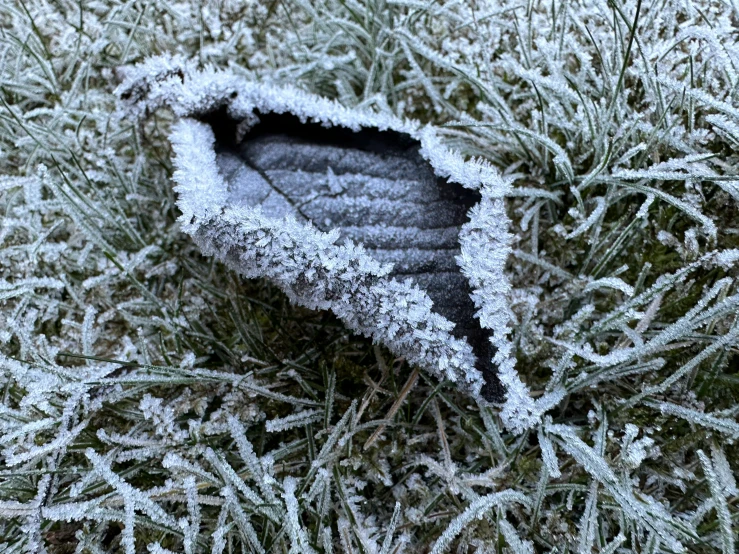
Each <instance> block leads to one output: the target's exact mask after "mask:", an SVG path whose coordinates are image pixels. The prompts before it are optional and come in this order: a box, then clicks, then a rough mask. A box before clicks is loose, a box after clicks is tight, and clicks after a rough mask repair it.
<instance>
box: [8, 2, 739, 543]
mask: <svg viewBox="0 0 739 554" xmlns="http://www.w3.org/2000/svg"><path fill="white" fill-rule="evenodd" d="M738 27H739V11H737V8H736V6H735V5H734V3H732V2H729V1H728V0H700V1H693V0H686V1H679V2H678V1H665V2H653V3H646V2H643V1H640V0H625V1H612V2H605V1H598V0H582V1H580V2H564V1H555V2H537V1H526V2H524V1H521V0H510V1H508V0H502V1H498V2H488V1H485V0H483V1H474V2H456V1H443V0H442V1H439V2H426V1H421V2H419V1H415V0H346V1H344V0H342V1H338V0H316V1H310V2H308V1H302V0H283V1H281V2H274V1H272V0H261V1H260V0H252V1H246V2H243V1H238V2H237V1H232V0H221V1H211V0H204V1H202V2H194V1H188V2H182V1H177V0H175V1H174V2H164V1H163V0H136V1H130V2H116V1H112V0H90V1H86V2H71V1H68V0H55V1H53V2H52V1H50V0H25V1H21V0H9V1H7V2H3V3H2V4H0V125H1V126H2V128H1V132H0V206H1V207H2V214H3V220H2V222H3V225H2V229H1V230H0V238H1V239H2V240H1V241H0V268H2V275H0V300H1V302H2V309H0V318H1V322H2V325H0V391H1V394H2V396H1V397H0V398H1V400H0V551H2V552H14V553H15V552H17V553H20V552H48V553H70V552H75V553H80V554H81V553H95V554H98V553H108V552H121V553H125V554H134V553H138V552H152V553H157V554H162V553H170V552H182V553H187V554H190V553H196V552H208V553H211V552H212V553H221V552H223V553H225V552H228V553H232V552H265V553H266V552H301V553H302V552H316V553H320V552H323V553H329V552H367V553H382V554H390V553H400V552H419V551H428V552H433V553H434V554H438V553H442V552H479V553H487V552H490V553H492V552H496V553H497V552H514V553H533V552H560V553H563V552H578V553H581V552H582V553H596V552H599V553H610V554H614V553H624V554H626V553H631V552H634V553H636V552H639V553H641V552H655V553H661V552H664V553H675V552H699V553H704V552H705V553H709V552H720V553H723V554H732V553H734V552H735V551H736V548H737V528H738V527H739V524H738V520H739V511H738V508H737V502H738V501H739V490H738V489H737V484H736V477H737V466H738V464H739V446H738V445H737V440H739V423H737V413H738V412H739V364H738V363H737V362H738V361H739V357H738V356H737V345H738V344H739V322H738V321H737V314H738V313H739V291H738V290H737V284H738V282H737V280H738V279H739V273H738V272H737V264H738V263H739V228H738V226H737V224H736V222H737V220H739V210H738V209H737V202H739V171H737V170H738V168H739V158H738V157H737V154H736V150H737V146H739V111H737V107H736V106H737V98H738V96H739V70H738V67H739V45H738V44H737V40H738V35H737V33H736V29H737V28H738ZM146 60H149V61H148V62H147V61H146ZM147 63H148V64H149V65H146V64H147ZM156 64H158V66H156ZM155 66H156V67H155ZM137 67H138V68H139V69H138V70H137V69H136V68H137ZM142 68H146V70H145V71H146V74H145V75H142V74H139V77H146V76H148V77H149V78H150V79H149V80H148V81H146V79H145V81H144V82H147V83H148V84H147V85H146V86H145V87H143V88H139V89H136V88H135V87H134V88H129V89H126V90H128V93H129V94H128V100H127V101H128V102H129V104H130V105H134V106H136V105H137V106H139V107H140V108H141V109H140V111H139V112H138V113H137V112H136V110H135V109H134V112H131V111H126V110H119V109H118V108H119V103H118V99H117V96H116V93H115V91H116V89H118V93H119V94H120V93H121V92H122V90H121V88H119V87H121V86H125V85H124V84H125V83H133V82H139V83H141V82H142V81H141V80H140V79H138V80H136V81H134V79H135V78H136V75H135V72H136V71H140V70H142ZM167 72H169V76H166V77H165V78H164V79H163V80H162V79H160V78H155V77H157V76H159V77H161V76H162V73H164V74H166V73H167ZM193 75H208V76H210V77H208V78H207V79H205V80H203V81H202V82H201V84H202V86H203V87H204V88H203V89H201V90H198V89H197V87H196V86H193V87H188V86H187V84H188V83H187V81H188V78H189V77H188V76H193ZM219 76H233V78H234V79H238V80H239V82H240V83H246V84H244V85H243V86H244V87H255V90H256V88H257V87H264V88H263V89H262V90H265V91H267V90H281V91H284V90H291V91H293V96H291V97H290V101H291V102H292V101H294V102H299V101H300V100H301V99H302V98H308V97H310V98H314V96H311V95H317V96H320V97H322V98H325V99H331V101H330V106H333V108H330V109H329V108H328V106H329V104H326V106H324V107H322V108H321V110H319V111H320V113H321V114H323V116H324V117H326V118H334V117H335V118H340V117H343V116H342V115H341V114H343V113H364V114H369V115H367V117H372V118H374V120H375V121H391V120H392V121H394V122H404V121H406V120H413V121H418V122H421V124H420V125H419V126H418V127H417V128H415V129H414V132H417V133H419V135H418V136H419V138H420V139H421V140H422V142H423V140H424V139H425V140H432V141H435V142H434V143H433V144H431V143H430V142H429V143H428V144H429V145H430V146H429V147H428V152H431V154H429V153H428V152H427V156H428V159H429V161H430V163H431V164H432V165H433V166H434V167H437V168H438V167H442V166H443V164H445V163H450V164H452V163H453V164H458V165H454V167H451V166H449V167H448V171H449V175H453V174H456V175H457V176H459V177H460V178H459V179H457V180H458V181H461V182H463V183H471V182H473V181H474V182H478V183H480V186H479V190H480V191H481V192H482V200H481V201H480V202H479V204H478V205H477V206H475V207H474V209H473V210H472V211H471V212H470V222H469V223H468V224H467V225H466V226H465V227H464V229H463V232H462V235H461V236H460V243H461V244H462V245H463V249H462V252H461V254H460V261H461V265H462V266H463V270H464V272H465V274H466V275H467V277H468V278H469V280H470V283H471V285H472V287H473V289H475V298H474V300H475V303H476V305H477V306H478V308H479V314H478V315H479V318H480V321H481V322H482V324H483V325H486V326H488V327H490V328H491V329H493V331H494V334H493V337H494V339H495V340H496V341H498V342H496V346H497V353H496V364H497V365H498V366H499V368H500V375H501V380H502V381H503V384H504V385H505V387H506V393H507V398H506V402H505V403H503V404H501V405H499V406H498V405H495V406H486V405H482V403H478V402H476V401H475V398H474V394H470V391H472V392H473V393H474V387H468V389H467V390H460V388H459V387H458V386H457V385H455V384H454V383H452V382H449V381H447V380H438V379H435V378H430V377H429V375H428V374H427V372H426V371H420V372H419V370H418V368H417V367H416V366H415V365H412V364H410V363H409V359H406V358H403V357H397V356H396V355H395V354H394V353H393V352H392V351H390V350H386V349H384V348H383V347H381V346H378V345H374V344H373V343H372V342H371V340H370V339H366V338H363V337H361V336H359V335H356V334H352V333H350V332H348V331H347V329H346V327H345V325H344V324H343V323H342V321H341V320H340V319H337V318H336V317H334V316H332V315H331V314H329V313H327V312H324V311H311V310H307V309H305V308H301V307H299V306H295V305H294V304H292V303H291V302H290V298H289V297H288V295H285V294H284V293H283V292H281V290H280V287H281V288H283V289H284V288H287V287H284V286H282V285H280V287H274V286H273V285H270V284H269V283H268V282H267V281H265V280H255V281H251V280H246V279H242V278H241V277H240V276H239V275H238V274H237V273H236V272H234V271H233V270H232V269H230V268H229V267H228V265H227V264H224V263H222V262H219V261H218V260H215V259H214V258H211V257H203V256H202V255H201V254H200V250H199V248H198V246H197V245H196V244H194V242H193V241H192V239H191V238H190V236H189V235H188V234H187V233H188V232H189V231H192V229H191V228H190V227H188V225H191V223H190V221H192V217H191V218H190V220H188V219H186V218H181V217H182V215H183V214H187V213H189V214H192V215H198V214H200V215H198V217H202V214H203V213H204V212H203V211H202V210H207V209H209V206H211V207H213V206H218V205H220V204H219V203H220V202H221V200H220V199H219V198H218V197H217V195H215V194H212V195H210V196H208V195H200V196H197V198H198V201H197V202H196V203H194V204H192V205H187V203H186V202H183V201H181V202H180V203H179V205H178V204H176V200H177V193H176V192H174V191H173V190H172V177H173V173H174V171H175V170H179V171H181V170H182V167H180V166H179V164H180V163H193V164H196V163H199V164H200V165H198V166H196V167H193V171H191V172H189V173H188V174H190V175H195V173H197V172H200V173H201V175H202V176H203V177H207V176H208V175H211V177H212V176H213V174H212V170H213V165H212V162H213V160H212V159H211V158H208V156H210V155H211V154H209V152H210V153H212V152H213V151H212V150H209V149H208V148H202V149H199V150H196V149H194V148H190V150H189V152H190V153H191V154H192V155H191V156H188V157H186V158H184V157H183V158H182V161H181V162H180V157H179V156H175V151H176V150H178V149H180V148H182V147H184V146H187V144H189V145H190V146H191V147H192V146H194V145H195V144H199V145H204V144H206V143H207V141H208V140H211V139H210V137H209V136H208V135H207V128H203V127H202V126H199V125H197V124H195V123H194V122H193V121H191V120H187V119H186V118H184V119H183V116H186V114H187V110H184V109H183V111H179V112H178V110H179V109H180V107H183V106H185V107H186V106H188V105H189V104H188V103H189V102H196V101H197V98H205V96H207V95H208V94H213V95H218V96H219V97H220V95H221V93H222V92H223V88H222V87H224V86H225V84H224V82H225V81H224V80H227V78H226V77H219ZM183 78H184V79H185V83H182V79H183ZM178 81H179V82H180V83H181V84H183V86H182V87H181V89H179V94H180V95H181V96H182V98H175V99H174V100H172V99H171V98H168V97H167V95H168V94H170V93H171V92H172V91H173V90H174V89H173V88H172V86H171V85H173V84H175V83H177V82H178ZM193 85H195V83H193ZM208 87H213V88H212V90H211V92H210V93H209V92H208V90H206V89H207V88H208ZM219 87H221V88H219ZM188 95H194V96H188ZM197 95H200V96H197ZM203 95H205V96H203ZM260 97H262V96H260ZM265 97H266V96H265ZM145 98H146V100H145ZM157 98H159V100H156V99H157ZM282 98H285V96H284V95H281V96H279V97H270V100H269V101H270V102H274V103H278V102H281V101H283V100H281V99H282ZM334 101H335V103H334ZM326 102H329V100H326ZM314 107H315V106H313V107H310V106H308V107H306V110H308V109H310V110H313V108H314ZM191 108H192V107H191ZM191 108H187V109H191ZM324 108H326V109H327V110H329V111H324ZM331 109H334V110H335V112H331V111H330V110H331ZM344 109H345V110H346V112H344V111H343V110H344ZM191 113H194V112H191ZM346 123H347V124H350V122H346ZM427 123H430V124H433V125H434V128H435V132H434V133H433V134H429V135H428V136H426V135H423V134H422V133H423V132H424V131H423V128H424V127H423V125H425V124H427ZM398 124H399V125H400V124H401V123H398ZM393 125H395V123H393ZM388 126H389V124H388ZM170 137H173V138H174V144H172V142H170ZM187 141H190V143H187ZM434 152H437V153H441V152H445V153H449V152H455V153H457V154H454V155H453V156H452V158H447V157H446V156H444V159H439V160H436V159H434V157H433V153H434ZM198 156H200V157H198ZM173 159H175V160H177V162H176V163H177V164H178V166H173V163H172V160H173ZM188 160H189V161H188ZM445 160H446V161H445ZM454 160H457V161H454ZM464 171H470V172H472V173H473V174H472V175H463V172H464ZM454 172H457V173H454ZM181 175H182V174H177V175H175V180H176V181H177V182H178V186H192V187H198V186H207V184H208V183H213V182H214V181H212V180H211V181H208V180H207V179H201V180H197V179H193V180H192V181H188V182H187V183H184V182H183V181H181V180H178V179H180V178H181ZM486 176H490V177H489V180H487V181H486V179H488V177H486ZM211 192H216V191H215V190H213V189H211ZM181 198H185V196H181ZM204 198H205V199H206V200H207V201H205V202H204V201H203V199H204ZM188 210H189V211H188ZM199 210H200V211H199ZM229 217H230V216H229ZM196 221H197V218H196ZM506 223H507V224H508V234H506V233H505V232H501V229H505V227H506V225H505V224H506ZM195 224H196V223H192V225H195ZM234 224H236V220H234ZM238 224H239V225H252V229H253V230H254V231H255V232H256V233H259V232H263V233H265V234H264V238H265V239H269V241H268V242H267V241H266V242H265V244H264V246H267V245H268V244H273V241H281V240H285V241H290V240H293V239H295V238H296V237H297V236H299V237H301V238H310V240H315V241H318V242H319V244H316V250H313V251H314V252H317V251H319V250H320V251H331V252H332V253H334V254H336V255H339V254H341V255H343V256H345V257H344V258H339V260H344V262H345V263H346V266H345V269H344V270H345V271H357V270H358V269H361V270H362V271H369V272H370V273H372V272H374V273H376V274H377V277H378V278H380V277H382V272H383V271H384V269H383V267H382V266H375V265H372V264H371V262H370V261H369V260H366V258H364V257H363V256H364V254H362V252H361V249H358V248H357V247H356V246H352V247H351V248H350V247H348V246H342V245H341V244H339V245H337V244H336V243H335V242H332V237H331V235H330V234H329V235H324V234H321V233H318V232H314V233H313V234H311V235H310V237H308V236H307V235H305V234H299V233H301V232H302V231H304V229H305V227H304V226H301V227H300V228H292V227H290V225H289V224H287V223H286V224H285V225H283V226H274V225H273V222H272V223H271V222H270V221H266V220H263V219H259V217H258V214H257V213H242V214H240V215H239V219H238ZM270 225H272V226H270ZM265 229H267V230H268V232H267V231H265ZM203 231H205V230H203ZM294 233H298V234H299V235H295V234H294ZM496 241H498V242H497V243H496ZM491 244H497V247H496V248H490V245H491ZM302 246H306V245H305V244H304V245H302ZM319 246H320V249H319V248H318V247H319ZM306 247H307V246H306ZM324 247H325V248H324ZM342 248H344V250H342ZM506 249H509V252H508V253H506ZM311 250H312V249H311ZM282 251H283V250H280V249H278V250H275V251H274V252H273V253H274V254H275V255H278V253H279V252H282ZM360 260H365V262H362V263H366V264H368V265H366V266H364V267H361V268H360V266H356V267H355V266H352V265H351V264H353V263H360ZM273 261H274V260H273ZM280 275H282V273H280ZM275 279H279V275H275ZM496 283H497V284H498V285H500V284H501V283H503V286H502V287H501V286H495V284H496ZM505 283H508V284H509V286H508V287H506V286H505ZM278 284H279V283H278ZM490 287H494V288H490ZM506 288H508V290H504V289H506ZM395 292H397V293H399V294H411V293H410V292H409V291H408V289H405V288H402V287H399V288H398V290H397V291H395ZM414 294H415V293H414ZM410 300H411V301H412V302H418V304H417V305H418V306H421V307H422V308H423V307H425V308H428V305H427V304H426V300H425V299H424V298H422V296H421V297H419V296H411V298H410ZM316 305H318V304H316ZM425 308H423V309H425ZM424 313H426V312H424ZM339 315H340V316H342V314H341V313H340V314H339ZM437 323H438V324H439V329H440V332H441V331H443V327H444V324H443V322H441V321H437ZM373 325H374V323H373ZM419 355H421V354H420V353H419ZM424 355H425V354H424ZM457 356H459V357H458V358H455V357H454V356H451V355H448V356H447V358H448V360H457V361H459V365H458V366H454V365H453V364H454V363H456V362H450V363H452V365H450V366H447V367H459V368H463V364H464V362H463V360H464V348H462V349H460V350H459V351H458V353H457ZM455 374H456V373H455ZM464 374H465V372H464V371H462V372H461V373H458V374H456V375H458V376H461V375H464ZM458 379H459V377H458Z"/></svg>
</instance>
